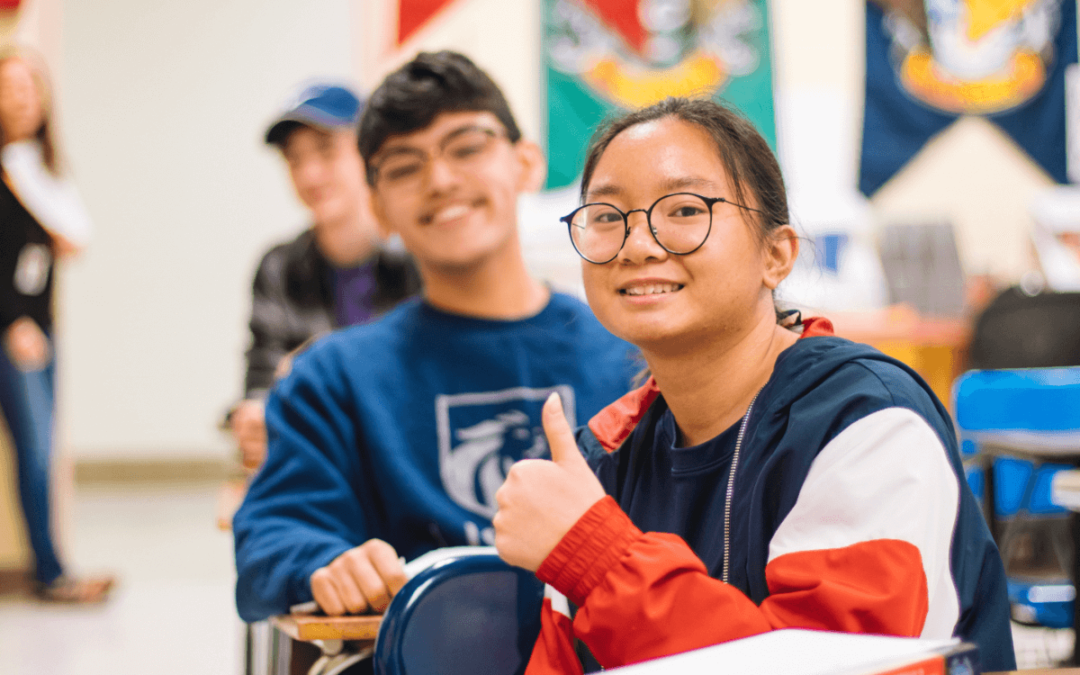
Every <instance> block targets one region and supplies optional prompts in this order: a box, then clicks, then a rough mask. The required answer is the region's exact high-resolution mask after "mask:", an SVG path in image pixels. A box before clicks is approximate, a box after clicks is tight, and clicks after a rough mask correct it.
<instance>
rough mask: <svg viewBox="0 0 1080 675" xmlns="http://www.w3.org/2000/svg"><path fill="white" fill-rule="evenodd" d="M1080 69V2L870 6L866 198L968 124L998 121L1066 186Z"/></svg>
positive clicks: (935, 1) (944, 0)
mask: <svg viewBox="0 0 1080 675" xmlns="http://www.w3.org/2000/svg"><path fill="white" fill-rule="evenodd" d="M1076 62H1077V45H1076V0H925V1H924V2H922V3H912V2H910V1H907V0H876V1H874V2H867V5H866V107H865V113H864V117H863V139H862V153H861V163H860V172H859V189H860V190H861V191H862V192H863V193H864V194H866V195H871V194H873V193H874V192H876V191H877V190H878V189H879V188H880V187H881V186H882V185H884V184H885V183H886V182H887V181H888V180H889V179H890V178H892V177H893V175H895V174H896V173H897V172H898V171H899V170H900V169H901V168H903V167H904V165H905V164H907V162H908V161H909V160H910V159H911V158H912V157H914V156H915V155H916V154H917V153H918V152H919V151H920V150H921V149H922V148H923V146H924V145H926V143H927V142H928V141H929V140H930V139H931V138H932V137H933V136H935V135H936V134H938V133H939V132H941V131H943V130H944V129H945V128H946V127H948V126H949V125H950V124H952V123H953V122H954V121H955V120H956V119H957V118H958V117H960V116H963V115H979V116H983V117H985V118H986V119H988V120H990V121H991V122H993V123H994V124H996V125H997V126H998V127H1000V128H1001V129H1002V130H1003V131H1004V132H1005V133H1006V134H1008V135H1009V136H1010V137H1012V139H1013V140H1014V141H1015V142H1016V143H1017V145H1019V146H1020V147H1021V148H1023V149H1024V151H1025V152H1027V153H1028V155H1030V156H1031V158H1032V159H1033V160H1034V161H1035V162H1036V163H1038V164H1039V166H1041V167H1042V168H1043V169H1044V170H1045V171H1046V172H1047V174H1049V175H1050V176H1051V177H1052V178H1053V179H1054V180H1055V181H1057V182H1059V183H1064V182H1067V180H1068V176H1067V171H1066V154H1067V152H1066V147H1067V144H1066V131H1065V130H1066V90H1065V72H1066V69H1067V67H1068V66H1069V65H1070V64H1074V63H1076Z"/></svg>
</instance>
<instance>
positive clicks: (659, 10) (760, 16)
mask: <svg viewBox="0 0 1080 675" xmlns="http://www.w3.org/2000/svg"><path fill="white" fill-rule="evenodd" d="M543 51H544V64H545V75H546V78H547V87H546V91H547V106H546V108H547V130H546V135H547V152H548V184H547V187H548V188H552V189H554V188H560V187H566V186H568V185H571V184H573V183H574V182H575V181H577V180H578V178H579V177H580V175H581V168H582V165H583V163H584V158H585V146H586V144H587V143H588V140H589V138H590V136H591V135H592V133H593V130H594V129H595V128H596V125H597V124H598V123H599V122H601V121H602V120H603V119H604V118H606V117H609V116H611V115H614V114H618V113H619V112H621V111H625V110H631V109H634V108H640V107H644V106H648V105H651V104H653V103H656V102H658V101H660V100H662V99H664V98H665V97H667V96H693V97H699V96H708V97H712V98H715V99H717V100H723V101H725V102H726V103H728V104H731V105H733V106H734V107H736V108H738V109H739V110H741V111H742V112H743V114H745V115H746V116H747V117H748V118H749V119H750V121H752V122H753V123H754V124H755V125H756V126H757V128H758V130H759V131H760V132H761V134H762V135H763V136H764V137H765V139H766V140H767V141H768V142H769V144H770V145H771V146H773V148H775V147H776V141H775V139H776V130H775V123H774V117H773V91H772V58H771V53H770V42H769V14H768V5H767V2H766V0H544V45H543Z"/></svg>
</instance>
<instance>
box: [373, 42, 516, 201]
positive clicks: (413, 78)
mask: <svg viewBox="0 0 1080 675" xmlns="http://www.w3.org/2000/svg"><path fill="white" fill-rule="evenodd" d="M464 111H483V112H490V113H492V114H494V115H495V117H497V118H499V121H500V122H502V124H503V126H504V127H506V136H507V138H508V139H510V142H511V143H516V142H517V141H518V140H520V139H521V130H520V129H518V125H517V122H515V121H514V115H513V114H512V113H511V112H510V106H509V104H507V102H506V97H504V96H503V93H502V91H500V90H499V87H498V86H497V85H496V84H495V83H494V82H493V81H492V80H491V78H490V77H489V76H488V74H487V73H485V72H484V71H483V70H480V68H478V67H477V66H476V64H475V63H473V62H472V61H470V60H469V58H468V57H466V56H464V55H462V54H459V53H457V52H451V51H445V50H444V51H441V52H434V53H432V52H421V53H420V54H417V56H416V58H414V59H413V60H412V61H409V62H408V63H406V64H405V65H404V66H402V67H401V68H399V69H397V70H395V71H394V72H392V73H390V74H389V75H387V76H386V79H385V80H383V82H382V84H380V85H379V88H378V89H376V90H375V91H374V92H372V94H371V97H370V98H369V99H368V102H367V106H366V107H365V108H364V115H363V117H361V118H360V130H359V134H358V135H359V145H360V155H361V156H362V157H363V158H364V163H365V164H368V167H367V181H368V183H369V184H372V185H374V179H375V175H374V173H373V172H372V169H371V166H370V162H371V158H372V157H373V156H374V155H375V153H377V152H378V151H379V149H380V148H382V146H383V144H384V143H386V139H388V138H390V137H391V136H397V135H400V134H408V133H412V132H414V131H417V130H419V129H423V128H424V127H426V126H428V125H429V124H431V122H432V121H433V120H434V119H435V118H436V117H438V116H439V115H440V114H441V113H445V112H464Z"/></svg>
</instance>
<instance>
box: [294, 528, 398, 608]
mask: <svg viewBox="0 0 1080 675" xmlns="http://www.w3.org/2000/svg"><path fill="white" fill-rule="evenodd" d="M406 581H407V579H406V578H405V568H404V567H402V565H401V561H400V560H399V559H398V554H397V551H395V550H394V547H393V546H391V545H390V544H387V543H386V542H385V541H382V540H380V539H369V540H367V541H365V542H364V543H363V544H361V545H359V546H357V547H356V548H353V549H349V550H348V551H345V552H344V553H342V554H341V555H339V556H338V557H337V558H334V561H333V562H331V563H330V564H329V565H327V566H326V567H320V568H319V569H317V570H315V571H314V572H313V573H312V575H311V594H312V595H314V596H315V602H317V603H319V607H321V608H322V610H323V611H324V612H326V614H327V615H328V616H341V615H343V614H362V613H364V612H366V611H368V609H371V610H373V611H375V612H383V611H385V610H386V607H387V605H389V604H390V598H392V597H394V595H396V594H397V592H398V591H400V590H401V587H402V586H404V585H405V582H406Z"/></svg>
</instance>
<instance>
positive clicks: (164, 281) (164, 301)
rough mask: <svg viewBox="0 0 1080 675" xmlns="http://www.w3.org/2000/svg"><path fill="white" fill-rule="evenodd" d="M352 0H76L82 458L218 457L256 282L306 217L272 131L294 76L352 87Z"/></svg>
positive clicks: (77, 430) (72, 129) (70, 284)
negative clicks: (264, 254) (87, 219)
mask: <svg viewBox="0 0 1080 675" xmlns="http://www.w3.org/2000/svg"><path fill="white" fill-rule="evenodd" d="M350 5H351V3H350V2H348V1H347V0H319V2H312V3H301V4H298V3H295V2H288V1H287V0H185V1H184V2H176V1H172V2H156V1H155V2H145V1H144V0H111V1H106V0H65V1H64V3H63V38H62V46H63V49H62V52H63V62H62V68H61V76H60V78H59V89H60V91H61V97H60V110H59V112H60V117H61V129H62V131H63V134H62V139H63V141H66V143H65V147H66V150H67V155H68V157H69V159H70V164H71V166H72V168H73V171H74V173H75V176H76V179H77V182H78V184H79V187H80V189H81V191H82V193H83V196H84V198H85V201H86V203H87V206H88V208H89V210H90V213H91V215H92V216H93V218H94V221H95V224H96V227H97V232H96V238H95V240H94V242H93V245H92V246H91V248H90V249H88V250H87V252H86V253H85V254H84V256H83V257H82V258H81V259H80V260H77V261H75V262H74V263H72V264H70V265H68V269H67V271H66V272H65V274H64V276H63V278H62V289H61V296H60V302H59V306H60V309H61V316H60V320H61V330H62V334H61V343H60V349H61V354H60V356H61V359H62V361H61V364H60V392H61V400H60V405H61V410H60V420H61V438H62V439H63V440H64V442H65V444H66V445H67V446H68V447H70V448H71V449H72V450H73V452H74V454H75V455H76V457H88V456H89V457H92V456H110V457H114V456H118V455H119V456H122V455H132V454H139V455H177V454H191V453H196V454H198V453H211V454H212V453H224V452H225V451H226V448H227V444H226V443H225V441H224V439H223V438H222V437H221V435H220V434H219V432H217V431H216V429H215V420H216V419H217V418H218V417H219V416H220V414H221V413H222V411H223V410H224V408H225V407H226V405H227V404H228V403H229V402H230V401H231V400H233V399H234V398H235V397H236V396H238V395H239V393H240V390H241V381H242V373H243V364H242V353H243V350H244V348H245V345H246V341H247V337H246V333H245V331H246V326H245V322H246V315H247V312H248V308H249V305H250V291H249V289H250V283H251V275H252V273H253V271H254V268H255V265H256V264H257V261H258V258H259V255H260V253H261V251H262V250H263V249H264V248H265V247H266V246H267V245H268V244H269V243H270V242H272V241H274V240H276V239H279V238H281V237H283V236H285V235H287V234H288V233H290V232H292V231H294V230H297V229H299V227H301V226H302V225H303V224H304V222H303V213H302V211H301V210H300V209H299V208H298V207H297V205H296V203H295V200H294V198H293V196H292V194H291V192H290V189H291V188H290V187H289V183H288V180H287V177H286V175H285V173H284V171H283V167H282V166H281V165H280V161H279V159H278V157H277V156H276V155H275V154H274V152H273V151H271V149H269V148H267V147H266V146H264V145H263V143H262V133H263V131H264V130H265V128H266V125H267V123H268V122H269V121H270V120H271V119H272V118H273V116H274V113H275V111H276V110H277V109H278V107H279V106H280V105H281V103H282V102H283V101H284V100H285V98H286V97H287V95H288V94H289V93H290V92H291V90H292V89H293V87H294V85H296V84H297V83H298V82H300V81H302V80H304V79H307V78H312V77H321V76H329V77H333V78H338V79H342V80H352V79H353V78H352V76H351V74H352V72H353V67H354V64H355V56H354V53H353V43H352V39H353V34H352V23H353V21H352V14H351V12H352V8H351V6H350Z"/></svg>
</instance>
